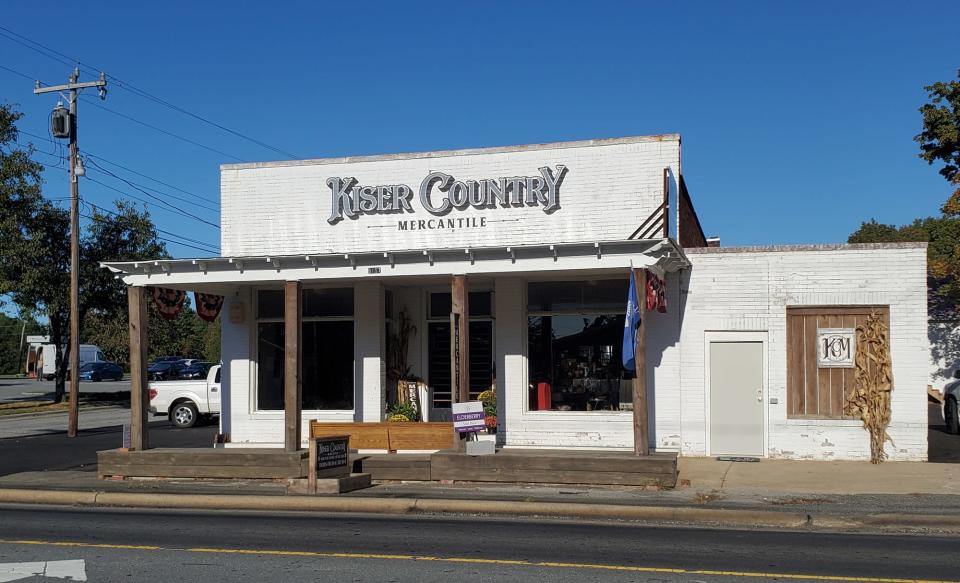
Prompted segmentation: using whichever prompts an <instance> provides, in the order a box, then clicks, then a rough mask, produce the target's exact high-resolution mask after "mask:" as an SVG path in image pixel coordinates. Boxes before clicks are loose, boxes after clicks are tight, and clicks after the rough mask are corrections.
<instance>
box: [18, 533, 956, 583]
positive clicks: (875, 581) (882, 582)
mask: <svg viewBox="0 0 960 583" xmlns="http://www.w3.org/2000/svg"><path fill="white" fill-rule="evenodd" d="M0 544H7V545H46V546H55V547H79V548H98V549H117V550H135V551H174V552H185V553H218V554H237V555H268V556H278V557H316V558H328V559H376V560H388V561H436V562H442V563H466V564H471V565H499V566H522V567H546V568H551V569H588V570H601V571H624V572H631V573H672V574H677V575H707V576H717V577H750V578H766V579H791V580H799V581H846V582H849V583H955V582H950V581H938V580H930V579H892V578H886V577H845V576H833V575H803V574H800V573H764V572H759V571H719V570H712V569H672V568H667V567H637V566H633V565H604V564H595V563H562V562H554V561H521V560H515V559H479V558H471V557H435V556H430V555H390V554H379V553H335V552H318V551H281V550H269V549H267V550H258V549H218V548H206V547H193V548H172V547H158V546H148V545H120V544H106V543H85V542H70V541H44V540H5V539H0Z"/></svg>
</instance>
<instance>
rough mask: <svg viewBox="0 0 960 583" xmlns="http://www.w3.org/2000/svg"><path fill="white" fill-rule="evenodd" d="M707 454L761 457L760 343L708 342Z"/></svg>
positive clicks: (761, 398) (761, 397)
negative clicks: (708, 405)
mask: <svg viewBox="0 0 960 583" xmlns="http://www.w3.org/2000/svg"><path fill="white" fill-rule="evenodd" d="M709 373H710V454H711V455H736V456H755V457H762V456H763V453H764V452H763V432H764V424H763V342H710V371H709Z"/></svg>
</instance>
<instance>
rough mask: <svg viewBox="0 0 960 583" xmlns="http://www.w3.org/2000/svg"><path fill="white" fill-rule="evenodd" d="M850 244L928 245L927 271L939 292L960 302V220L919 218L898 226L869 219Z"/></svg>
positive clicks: (852, 235) (956, 218)
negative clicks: (910, 243)
mask: <svg viewBox="0 0 960 583" xmlns="http://www.w3.org/2000/svg"><path fill="white" fill-rule="evenodd" d="M847 240H848V242H850V243H897V242H906V241H925V242H927V244H928V246H927V269H928V270H929V273H930V276H931V277H932V278H933V279H934V283H935V286H936V288H937V293H939V294H941V295H943V296H945V297H947V298H949V299H950V300H951V301H953V302H954V303H956V302H958V301H960V217H952V216H942V217H927V218H925V219H916V220H915V221H913V222H912V223H910V224H907V225H903V226H901V227H897V226H895V225H884V224H882V223H878V222H877V221H876V220H874V219H870V220H869V221H867V222H864V223H862V224H861V225H860V228H858V229H857V230H856V231H855V232H854V233H853V234H851V235H850V237H849V238H848V239H847Z"/></svg>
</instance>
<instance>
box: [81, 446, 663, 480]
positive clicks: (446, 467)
mask: <svg viewBox="0 0 960 583" xmlns="http://www.w3.org/2000/svg"><path fill="white" fill-rule="evenodd" d="M350 458H351V465H352V471H353V472H354V473H369V474H370V475H371V478H372V479H373V480H375V481H386V480H405V481H425V482H429V481H441V480H453V481H462V482H518V483H544V484H585V485H589V484H595V485H621V486H658V487H660V488H673V487H674V486H675V485H676V483H677V456H676V454H672V453H654V454H651V455H649V456H635V455H633V454H632V453H629V452H605V451H571V450H545V449H501V450H498V451H497V453H496V454H494V455H486V456H470V455H466V454H465V453H461V452H455V451H439V452H435V453H423V454H403V453H400V454H352V455H351V456H350ZM97 465H98V469H97V473H98V475H99V476H100V477H101V478H106V477H111V476H122V477H140V478H146V477H149V478H222V479H302V478H306V477H307V472H308V471H309V459H308V452H307V450H300V451H297V452H293V453H287V452H285V451H283V450H282V449H279V448H277V449H246V448H202V449H201V448H197V449H189V448H171V449H148V450H144V451H124V450H116V449H114V450H108V451H101V452H98V453H97Z"/></svg>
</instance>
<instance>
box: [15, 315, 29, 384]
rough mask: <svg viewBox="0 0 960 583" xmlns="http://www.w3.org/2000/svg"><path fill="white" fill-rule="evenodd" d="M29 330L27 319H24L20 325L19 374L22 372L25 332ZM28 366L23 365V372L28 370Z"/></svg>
mask: <svg viewBox="0 0 960 583" xmlns="http://www.w3.org/2000/svg"><path fill="white" fill-rule="evenodd" d="M26 331H27V320H26V319H24V320H23V325H22V326H20V352H18V353H17V374H20V358H21V357H23V334H24V332H26ZM26 369H27V367H23V372H27V370H26Z"/></svg>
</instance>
